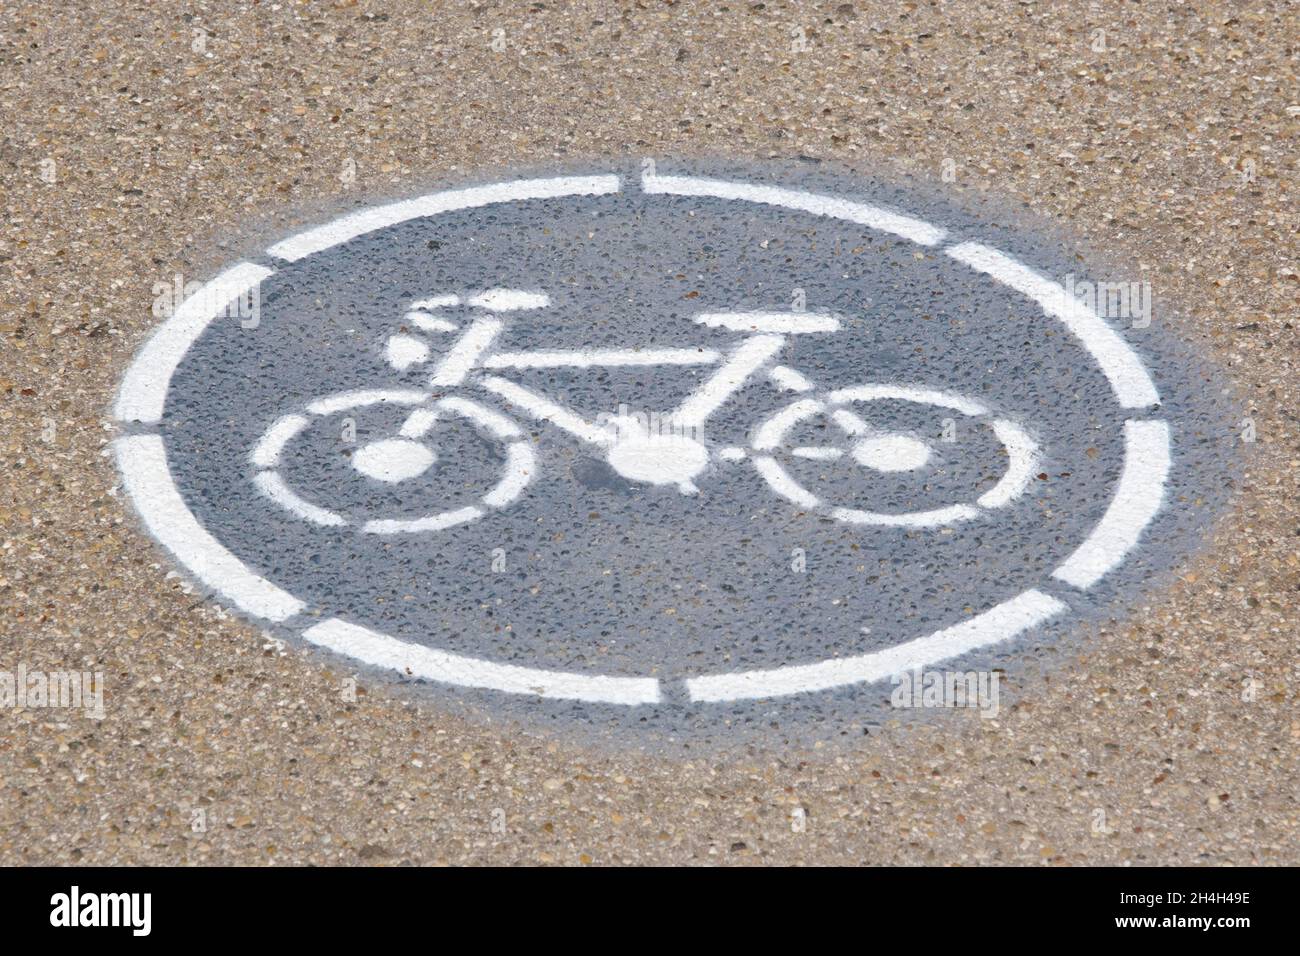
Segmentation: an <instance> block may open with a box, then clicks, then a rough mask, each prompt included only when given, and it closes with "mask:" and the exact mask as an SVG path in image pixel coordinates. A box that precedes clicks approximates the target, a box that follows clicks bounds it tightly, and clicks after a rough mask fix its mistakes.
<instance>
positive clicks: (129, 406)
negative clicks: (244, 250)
mask: <svg viewBox="0 0 1300 956" xmlns="http://www.w3.org/2000/svg"><path fill="white" fill-rule="evenodd" d="M269 275H271V270H270V269H267V268H266V267H265V266H259V265H255V264H254V263H251V262H241V263H239V264H238V265H234V266H231V267H230V268H229V269H227V270H226V271H225V272H223V273H221V274H220V275H218V276H217V277H216V278H215V279H213V280H212V281H211V282H208V283H207V284H205V285H204V286H202V287H201V288H199V289H198V290H197V291H195V293H194V294H193V295H191V296H190V297H189V298H187V299H186V300H185V301H184V302H182V303H181V304H180V305H179V306H178V307H177V309H176V311H175V312H174V313H173V314H172V316H171V318H169V319H168V320H167V321H166V322H164V323H163V324H162V325H160V326H158V328H157V330H156V331H155V332H154V334H153V336H152V337H151V338H150V339H149V341H147V342H146V343H145V345H144V348H142V349H141V350H140V352H139V354H137V355H136V357H135V361H134V362H132V363H131V366H130V368H128V369H127V371H126V376H125V377H124V378H123V379H122V385H121V388H120V389H119V390H118V393H117V404H116V405H115V406H114V408H113V417H114V418H116V419H117V420H118V421H120V422H139V423H141V424H145V425H153V424H156V423H157V422H158V420H159V419H161V418H162V414H163V406H164V404H165V402H166V400H167V389H168V387H169V386H170V385H171V380H172V375H173V374H174V373H175V371H176V366H177V365H179V364H180V361H181V359H182V358H183V357H184V356H185V353H186V352H187V351H189V349H190V346H192V345H193V344H194V343H195V342H196V341H198V338H199V336H200V335H202V334H203V331H204V330H205V329H206V328H207V327H208V325H209V324H211V323H212V322H213V321H214V320H215V319H216V318H217V317H218V316H219V315H221V314H222V312H223V311H225V310H226V308H227V307H228V306H229V305H230V304H231V303H232V302H235V301H238V300H239V299H241V298H242V297H244V296H246V295H248V293H249V291H250V290H252V289H255V288H257V286H258V285H259V284H260V283H261V282H262V280H263V279H265V278H266V277H267V276H269Z"/></svg>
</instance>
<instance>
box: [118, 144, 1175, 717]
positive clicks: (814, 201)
mask: <svg viewBox="0 0 1300 956" xmlns="http://www.w3.org/2000/svg"><path fill="white" fill-rule="evenodd" d="M640 185H641V189H642V192H643V193H645V194H647V195H655V194H665V195H677V196H701V197H706V196H707V197H714V198H720V199H731V200H740V201H746V202H752V203H758V204H764V205H773V206H779V207H783V208H788V209H792V210H795V211H798V212H803V213H808V214H811V215H816V216H826V217H829V218H835V219H843V220H846V221H849V222H854V223H857V224H859V225H864V226H867V227H869V228H872V229H876V230H879V231H883V232H887V233H891V234H893V235H897V236H901V237H902V238H905V239H908V240H910V241H912V242H915V243H918V244H919V245H921V246H924V247H934V246H938V245H940V244H941V243H942V242H943V241H944V239H945V238H946V237H947V231H946V230H945V229H943V228H942V227H938V226H934V225H932V224H930V223H926V222H924V221H922V220H919V219H914V218H912V217H910V216H904V215H900V214H898V213H894V212H891V211H889V210H885V209H882V208H880V207H877V206H873V205H869V204H865V203H859V202H854V201H850V200H846V199H841V198H839V197H836V196H830V195H825V194H821V193H814V192H808V191H803V190H793V189H783V188H778V187H772V186H764V185H758V184H753V183H748V182H738V181H733V180H721V179H710V178H703V177H695V176H665V175H658V174H656V173H655V172H654V171H653V170H652V169H647V170H646V171H645V172H643V174H642V177H641V183H640ZM621 188H622V180H621V179H620V177H618V176H616V175H597V176H568V177H551V178H540V179H520V180H513V181H508V182H502V183H495V184H492V185H488V186H478V187H469V188H464V189H452V190H443V191H439V192H434V193H430V194H428V195H425V196H420V197H416V198H414V199H409V200H403V201H401V202H397V203H389V204H386V205H382V206H376V207H370V208H367V209H362V210H360V211H358V212H354V213H351V214H349V215H346V216H343V217H341V218H339V219H336V220H333V221H331V222H329V223H326V224H325V225H322V226H318V227H314V228H311V229H307V230H305V231H303V232H300V233H297V234H296V235H294V236H292V237H290V238H288V239H285V240H283V241H281V242H278V243H276V244H274V245H272V246H271V247H270V248H269V249H268V250H267V253H268V255H269V256H270V257H272V258H277V259H281V260H283V261H286V262H294V261H297V260H298V259H301V258H303V257H305V256H308V255H312V254H314V253H317V252H320V251H322V250H324V249H328V248H331V247H332V246H335V245H338V244H339V243H342V242H346V241H348V240H349V239H352V238H354V237H355V236H358V235H361V234H363V233H367V232H371V231H373V230H376V229H382V228H385V227H387V226H390V225H393V224H395V223H399V222H403V221H406V220H408V219H414V218H422V217H427V216H433V215H437V214H439V213H443V212H449V211H452V210H457V209H468V208H477V207H481V206H487V205H492V204H496V203H502V202H517V201H521V200H526V199H538V198H559V197H566V196H579V195H588V196H591V195H607V194H611V193H616V192H618V191H619V190H620V189H621ZM940 251H941V252H942V253H943V254H945V255H947V256H949V257H951V258H953V259H955V260H957V261H959V262H962V263H964V264H966V265H967V266H969V267H970V268H971V269H973V270H974V271H977V272H981V273H983V274H985V275H987V276H989V277H990V278H992V279H993V280H994V281H997V282H999V283H1001V284H1003V285H1006V286H1008V287H1009V288H1011V289H1012V290H1014V291H1016V292H1018V293H1020V294H1021V295H1023V296H1025V297H1027V298H1029V299H1031V300H1033V301H1034V302H1036V303H1037V304H1038V305H1039V306H1040V307H1041V308H1042V309H1043V311H1044V313H1045V314H1047V315H1049V316H1051V317H1053V318H1055V319H1057V320H1059V321H1060V322H1061V323H1062V324H1064V325H1065V327H1066V329H1067V330H1068V331H1069V332H1070V333H1071V334H1072V335H1073V336H1074V337H1075V338H1076V339H1077V340H1078V341H1079V343H1080V344H1081V345H1082V346H1083V347H1084V349H1085V350H1086V351H1088V352H1089V354H1090V355H1091V356H1092V357H1093V359H1094V361H1096V362H1097V364H1098V365H1099V366H1100V368H1101V370H1102V372H1103V374H1104V375H1105V376H1106V378H1107V379H1108V380H1109V382H1110V384H1111V388H1112V391H1113V392H1114V393H1115V397H1116V400H1117V402H1118V404H1119V405H1120V407H1121V408H1124V409H1148V408H1150V407H1152V406H1157V405H1159V402H1160V398H1159V393H1158V392H1157V390H1156V387H1155V384H1154V382H1152V380H1151V377H1150V375H1149V373H1148V372H1147V369H1146V367H1145V365H1144V364H1143V363H1142V361H1141V359H1140V358H1139V357H1138V355H1137V353H1136V352H1135V351H1134V350H1133V349H1132V347H1131V346H1129V344H1128V343H1127V342H1126V341H1125V340H1124V339H1123V338H1122V337H1121V336H1120V335H1119V333H1118V332H1116V331H1115V330H1114V329H1112V328H1111V327H1110V325H1109V324H1108V323H1107V322H1106V321H1105V320H1104V319H1103V318H1102V317H1101V316H1100V315H1098V314H1097V313H1096V312H1095V311H1094V310H1092V309H1090V308H1088V306H1087V305H1086V304H1085V303H1084V302H1082V301H1081V300H1079V299H1078V298H1076V297H1074V296H1072V295H1070V294H1069V293H1068V292H1067V291H1066V290H1065V288H1064V287H1063V286H1061V285H1060V284H1059V283H1055V282H1053V281H1052V280H1050V279H1048V278H1047V277H1045V276H1043V275H1041V274H1039V273H1037V272H1035V271H1034V270H1032V269H1030V268H1029V267H1028V266H1026V265H1024V264H1023V263H1021V262H1019V261H1018V260H1016V259H1014V258H1013V257H1011V256H1009V255H1007V254H1006V253H1004V252H1001V251H999V250H997V249H994V248H993V247H991V246H988V245H985V244H983V243H978V242H959V243H955V244H952V245H948V246H944V247H942V248H941V250H940ZM274 271H275V270H273V269H271V268H268V267H266V266H263V265H259V264H256V263H252V262H240V263H237V264H235V265H233V266H231V267H229V268H227V269H226V270H224V271H223V272H221V273H220V274H218V275H217V276H216V277H215V278H214V279H212V280H211V281H210V282H208V283H206V284H205V285H204V286H202V287H201V288H200V289H199V290H197V291H196V292H195V293H194V294H193V295H191V296H190V297H188V298H187V299H186V300H185V301H184V302H183V303H181V305H180V306H179V307H178V308H177V309H176V310H175V311H174V312H173V314H172V315H171V317H169V318H168V319H167V320H166V321H165V322H163V323H162V325H160V326H159V327H158V328H157V329H156V330H155V331H154V332H153V334H152V335H151V336H150V337H149V339H148V340H147V341H146V342H145V344H144V345H143V346H142V347H141V348H140V349H139V351H138V352H137V353H136V355H135V358H134V359H133V360H132V362H131V364H130V365H129V366H128V367H127V370H126V372H125V373H124V375H123V378H122V383H121V385H120V387H119V389H118V393H117V396H116V400H115V403H114V407H113V412H112V417H113V418H114V419H115V420H116V421H118V422H119V423H121V424H124V425H128V426H136V428H137V433H135V434H128V435H124V436H122V437H119V438H117V439H115V440H114V441H113V442H112V448H113V452H114V455H115V458H116V461H117V466H118V470H119V473H120V474H121V476H122V481H123V486H124V488H125V490H126V492H127V495H128V497H129V498H130V499H131V501H132V503H133V505H134V507H135V509H136V511H137V513H138V514H139V515H140V517H141V520H142V522H143V524H144V525H145V527H146V529H147V530H148V531H149V532H150V533H151V534H152V535H153V537H154V538H155V539H156V540H157V541H158V542H159V543H160V544H161V545H162V546H163V547H164V548H166V549H167V550H168V551H169V552H170V553H171V554H172V555H173V556H174V557H175V558H176V560H177V561H178V562H179V563H180V564H181V565H182V566H183V567H184V568H186V569H187V570H189V571H190V572H191V573H192V574H193V575H194V576H195V578H196V579H197V580H198V581H200V582H202V583H203V584H205V585H207V586H209V587H211V588H213V589H214V590H215V591H216V592H217V593H218V594H220V595H222V596H223V597H224V598H225V599H227V600H228V601H229V602H230V603H232V604H233V605H234V606H236V607H238V608H239V609H240V610H242V611H244V612H245V613H247V614H249V615H252V616H254V617H257V618H262V619H265V620H269V621H271V622H274V623H280V624H284V625H285V626H288V627H293V628H294V629H295V630H300V633H301V636H302V637H303V638H304V639H305V640H307V641H308V642H309V643H312V644H315V645H318V646H320V647H323V648H326V649H328V650H331V651H334V652H336V653H339V654H342V655H344V656H347V657H350V658H352V659H353V660H356V661H358V662H361V663H364V664H368V665H371V666H374V667H378V668H382V669H393V670H397V671H398V672H400V673H403V674H405V675H407V676H414V677H421V678H425V679H429V680H432V681H436V682H441V683H448V684H453V685H458V686H464V687H475V688H484V689H488V690H496V691H501V692H505V693H515V694H529V695H534V696H537V697H542V698H556V699H565V700H581V701H590V702H597V703H606V704H616V705H624V706H636V705H642V704H654V703H658V702H660V701H661V700H662V699H663V698H662V692H661V682H660V680H659V679H658V678H653V677H614V676H603V675H591V674H583V673H575V672H565V671H552V670H546V669H542V668H532V667H519V666H515V665H505V664H499V663H496V662H493V661H488V660H485V659H481V658H474V657H467V656H462V655H456V654H451V653H449V652H445V651H438V650H433V649H430V648H427V647H425V646H423V645H419V644H414V643H410V642H406V641H402V640H399V639H397V638H394V637H390V636H388V635H385V634H380V633H378V632H375V631H372V630H370V629H368V628H364V627H360V626H358V625H355V624H350V623H348V622H345V621H343V620H341V619H338V618H329V619H327V620H324V621H320V622H319V623H314V624H312V625H311V626H305V627H304V626H303V623H305V622H303V623H296V621H297V619H298V618H299V616H300V615H305V614H307V613H309V612H308V608H307V605H306V604H305V603H304V602H303V601H301V600H299V599H298V598H296V597H294V596H293V595H291V594H289V593H288V592H286V591H284V590H283V589H281V588H279V587H278V586H276V585H275V584H272V583H271V582H270V581H267V580H266V579H264V578H262V577H261V576H259V575H258V574H257V573H256V572H255V571H253V570H251V569H249V568H248V567H247V566H245V565H244V563H243V562H242V561H240V560H239V559H238V558H237V557H235V556H234V555H233V554H232V553H230V552H229V551H228V550H227V549H226V548H225V547H224V546H223V545H222V544H220V543H219V542H218V541H217V540H216V539H215V538H213V537H212V535H211V534H210V533H209V532H208V531H207V530H206V529H205V528H203V526H202V525H201V524H200V522H199V521H198V519H197V518H196V517H195V515H194V514H193V512H192V511H190V509H189V507H188V506H187V505H186V504H185V502H184V500H183V499H182V498H181V495H180V491H179V489H178V488H177V487H176V484H175V481H174V480H173V478H172V476H171V471H170V468H169V466H168V463H167V457H166V448H165V446H164V444H163V440H162V436H161V435H160V434H158V433H156V432H155V431H153V430H152V429H145V428H142V427H141V426H157V425H158V424H159V423H160V422H161V419H162V415H163V410H164V406H165V402H166V398H167V393H168V391H169V389H170V384H171V378H172V375H173V374H174V373H175V370H176V368H177V367H178V366H179V364H180V362H181V360H182V359H183V357H184V356H185V354H186V353H187V352H188V351H189V349H190V347H191V346H192V345H193V344H194V343H195V342H197V341H198V339H199V337H200V336H201V335H202V334H203V332H204V330H205V329H206V328H207V327H208V325H209V324H210V323H211V322H212V321H213V320H214V319H215V318H217V317H218V315H220V314H221V313H222V312H224V311H225V310H226V308H227V307H228V306H229V305H230V304H231V303H232V302H234V301H236V300H238V299H239V298H240V297H241V296H243V295H246V294H248V293H249V292H250V291H252V290H253V289H256V288H257V287H259V286H260V284H261V283H262V282H263V281H264V280H265V279H266V278H268V277H269V276H271V275H273V274H274ZM1124 440H1125V456H1124V465H1123V468H1122V470H1121V473H1120V477H1119V480H1118V482H1117V484H1116V490H1115V495H1114V497H1113V498H1112V499H1111V501H1110V503H1109V505H1108V507H1107V509H1106V511H1105V513H1104V514H1103V515H1102V517H1101V519H1100V521H1099V522H1098V523H1097V525H1095V526H1094V528H1093V529H1092V531H1091V532H1090V533H1089V534H1088V536H1087V537H1086V538H1085V539H1084V541H1083V542H1082V543H1081V544H1080V545H1079V546H1078V547H1077V548H1076V550H1075V551H1074V552H1073V553H1072V554H1071V555H1070V556H1069V557H1068V558H1067V559H1066V560H1065V561H1064V562H1063V563H1062V564H1061V565H1060V566H1059V567H1058V568H1056V570H1054V571H1053V572H1052V577H1053V578H1055V579H1057V580H1060V581H1062V582H1064V583H1066V584H1068V585H1070V586H1072V587H1074V588H1077V589H1078V590H1081V591H1086V590H1087V589H1088V588H1090V587H1092V585H1093V584H1095V583H1096V582H1097V581H1098V580H1100V579H1101V577H1103V576H1104V575H1105V574H1107V573H1109V572H1110V571H1112V570H1113V569H1114V568H1116V567H1118V566H1119V565H1120V564H1121V563H1122V562H1123V561H1124V560H1125V558H1126V557H1127V555H1128V554H1129V552H1130V551H1131V550H1132V549H1133V548H1134V547H1135V546H1136V545H1137V542H1138V540H1139V539H1140V537H1141V536H1142V534H1143V532H1144V531H1145V529H1146V527H1147V525H1149V524H1150V522H1151V521H1152V520H1153V519H1154V517H1155V515H1156V513H1157V512H1158V511H1159V510H1160V508H1161V507H1162V505H1163V502H1164V491H1165V485H1166V483H1167V480H1168V475H1169V470H1170V466H1171V453H1170V430H1169V426H1168V423H1167V422H1165V421H1163V420H1159V419H1138V418H1131V419H1128V420H1127V421H1125V423H1124ZM1068 610H1069V606H1068V605H1067V604H1065V603H1064V602H1063V601H1061V600H1059V599H1057V598H1055V597H1053V596H1051V595H1049V594H1046V593H1043V592H1041V591H1038V590H1035V589H1030V590H1026V591H1023V592H1021V593H1020V594H1018V595H1017V596H1015V597H1013V598H1010V599H1008V600H1005V601H1002V602H1000V603H998V604H996V605H994V606H992V607H990V608H988V609H986V610H984V611H982V612H981V613H979V614H977V615H975V616H974V617H972V618H969V619H967V620H965V621H963V622H960V623H958V624H956V625H953V626H951V627H948V628H944V629H941V630H939V631H935V632H933V633H931V634H928V635H925V636H923V637H918V638H914V639H913V640H910V641H907V642H904V643H903V644H899V645H895V646H893V647H890V648H886V649H883V650H879V651H874V652H871V653H867V654H861V655H857V656H854V657H848V658H834V659H829V660H825V661H821V662H819V663H814V664H806V665H793V664H792V665H785V666H782V667H777V668H772V669H766V670H751V671H741V672H727V673H717V674H703V675H699V676H696V677H692V678H687V679H686V680H685V685H686V689H687V691H688V693H689V697H690V699H691V700H692V701H693V702H710V701H716V702H728V701H735V700H741V699H753V698H767V697H777V696H784V695H788V694H799V693H806V692H810V691H818V690H825V689H830V688H834V687H843V686H847V685H851V684H860V683H869V682H874V681H879V680H883V679H885V678H887V677H890V676H892V675H894V674H898V673H901V672H903V671H906V670H910V669H914V668H920V667H925V666H929V665H932V664H935V663H938V662H940V661H944V660H947V659H950V658H953V657H956V656H959V655H961V654H965V653H968V652H971V651H974V650H977V649H980V648H985V647H989V646H992V645H995V644H999V643H1003V642H1005V641H1008V640H1010V639H1012V638H1013V637H1015V636H1016V635H1018V634H1020V633H1022V632H1023V631H1025V630H1027V629H1029V628H1031V627H1034V626H1036V625H1038V624H1041V623H1043V622H1045V621H1047V620H1049V619H1051V618H1053V617H1056V616H1058V615H1060V614H1061V613H1063V612H1066V611H1068Z"/></svg>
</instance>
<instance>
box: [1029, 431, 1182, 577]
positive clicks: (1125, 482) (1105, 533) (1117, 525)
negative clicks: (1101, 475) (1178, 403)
mask: <svg viewBox="0 0 1300 956" xmlns="http://www.w3.org/2000/svg"><path fill="white" fill-rule="evenodd" d="M1169 465H1170V454H1169V426H1168V425H1167V424H1166V423H1165V422H1161V421H1127V422H1125V423H1124V470H1123V472H1122V473H1121V474H1120V478H1119V486H1118V487H1117V488H1116V489H1115V497H1113V498H1112V499H1111V501H1110V505H1109V507H1107V509H1106V513H1105V514H1104V515H1103V516H1102V519H1101V521H1100V522H1099V523H1098V524H1097V526H1096V527H1095V528H1093V529H1092V533H1091V534H1089V535H1088V537H1087V539H1086V540H1085V541H1084V542H1083V544H1081V545H1079V549H1078V550H1077V551H1075V552H1074V553H1073V554H1072V555H1070V557H1069V559H1068V560H1067V561H1066V562H1065V563H1064V564H1062V565H1061V566H1060V567H1059V568H1057V569H1056V570H1055V571H1053V572H1052V577H1054V578H1057V579H1059V580H1061V581H1065V582H1066V583H1068V584H1072V585H1074V586H1075V587H1076V588H1079V589H1080V590H1084V591H1086V590H1087V589H1088V588H1090V587H1092V586H1093V585H1094V584H1096V583H1097V582H1098V581H1099V580H1100V579H1101V578H1102V576H1103V575H1105V574H1106V573H1107V572H1108V571H1110V570H1111V569H1112V568H1114V567H1116V566H1118V565H1119V563H1120V562H1121V561H1123V560H1124V558H1125V556H1127V555H1128V553H1129V552H1130V551H1132V550H1133V548H1134V547H1135V546H1136V545H1137V543H1138V539H1139V538H1141V537H1142V532H1143V531H1144V530H1146V527H1147V525H1149V524H1150V523H1151V521H1152V519H1154V518H1155V516H1156V512H1158V511H1159V510H1160V506H1161V504H1163V502H1164V496H1165V482H1166V481H1167V480H1168V478H1169Z"/></svg>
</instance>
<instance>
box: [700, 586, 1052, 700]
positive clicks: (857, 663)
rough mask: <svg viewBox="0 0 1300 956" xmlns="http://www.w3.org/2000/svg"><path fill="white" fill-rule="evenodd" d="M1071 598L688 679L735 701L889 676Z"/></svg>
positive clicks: (1037, 620) (1039, 616) (1021, 624)
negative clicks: (871, 646) (870, 644)
mask: <svg viewBox="0 0 1300 956" xmlns="http://www.w3.org/2000/svg"><path fill="white" fill-rule="evenodd" d="M1066 610H1068V608H1067V607H1066V605H1065V604H1063V603H1061V602H1060V601H1058V600H1057V599H1056V598H1054V597H1052V596H1051V595H1048V594H1043V593H1042V592H1041V591H1025V592H1024V593H1023V594H1020V595H1018V596H1017V597H1015V598H1013V599H1011V600H1010V601H1006V602H1004V603H1002V604H999V605H998V606H997V607H994V608H990V609H989V610H987V611H985V612H984V613H983V614H980V615H978V616H977V617H973V618H971V619H970V620H969V621H963V622H962V623H961V624H956V625H954V626H952V627H948V628H944V629H943V630H941V631H936V632H935V633H933V634H930V635H928V636H926V637H920V638H917V639H916V640H913V641H908V642H907V643H905V644H900V645H899V646H897V647H894V648H891V649H890V650H888V651H882V652H879V653H876V654H862V655H859V656H856V657H848V658H844V659H843V660H830V661H822V662H821V663H818V664H806V665H803V666H793V667H776V668H773V669H771V670H764V671H741V672H737V673H732V674H711V675H706V676H703V677H693V678H691V679H690V680H688V681H687V682H686V687H687V689H688V690H689V691H690V694H691V700H699V701H732V700H746V699H751V698H756V697H757V698H762V697H785V696H788V695H790V694H803V693H807V692H809V691H815V690H829V689H830V688H833V687H843V686H845V685H848V684H864V683H871V682H872V681H880V680H888V679H889V678H890V677H892V676H894V675H895V674H902V673H904V672H906V671H911V670H917V669H919V668H923V667H929V666H930V665H932V664H933V663H935V662H936V661H943V660H948V659H950V658H953V657H959V656H961V655H962V654H968V653H970V652H971V651H974V650H978V649H980V648H982V647H988V646H990V645H992V644H997V643H1001V642H1002V641H1006V640H1009V639H1011V638H1012V637H1014V636H1015V635H1017V634H1019V633H1021V632H1022V631H1025V630H1028V629H1029V628H1031V627H1034V626H1036V625H1038V624H1042V623H1043V622H1044V621H1047V620H1049V619H1050V618H1053V617H1055V616H1056V615H1058V614H1062V613H1064V612H1065V611H1066Z"/></svg>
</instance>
